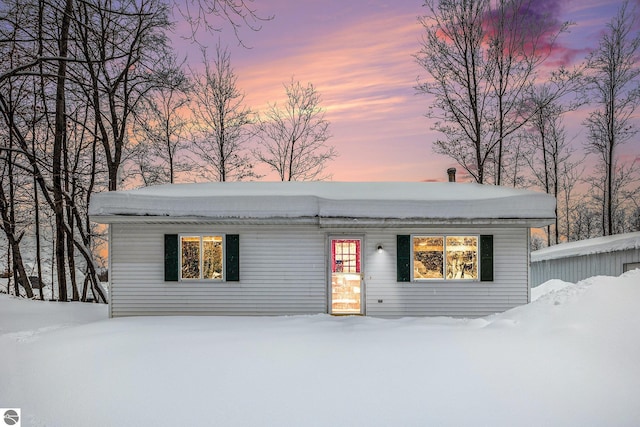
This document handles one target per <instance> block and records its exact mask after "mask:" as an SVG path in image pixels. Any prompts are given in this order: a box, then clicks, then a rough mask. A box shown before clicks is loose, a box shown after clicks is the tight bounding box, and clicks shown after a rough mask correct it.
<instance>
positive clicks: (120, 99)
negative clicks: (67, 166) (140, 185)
mask: <svg viewBox="0 0 640 427" xmlns="http://www.w3.org/2000/svg"><path fill="white" fill-rule="evenodd" d="M98 1H99V3H100V5H99V6H98V7H94V6H93V5H90V4H87V3H83V4H82V7H81V10H80V11H79V12H78V14H79V16H78V19H77V20H76V21H75V22H76V25H77V29H76V32H77V37H78V43H79V50H80V52H81V55H82V65H83V66H84V70H83V72H84V73H86V76H87V78H88V81H89V82H90V84H89V86H88V87H87V88H86V95H87V99H88V100H90V102H91V105H92V107H93V110H94V119H95V120H96V123H97V125H98V132H99V136H100V142H101V144H102V147H103V149H104V152H105V161H106V164H107V168H108V174H109V190H110V191H113V190H116V189H117V188H118V183H119V172H120V171H121V168H122V163H123V161H124V160H125V158H126V156H127V155H128V153H129V149H130V147H129V137H128V134H129V131H130V125H131V122H132V118H133V117H134V116H135V114H136V113H137V112H138V110H139V108H140V107H141V106H142V105H143V103H144V101H145V100H146V99H149V97H151V96H152V94H153V91H154V89H156V88H157V87H158V83H157V79H156V75H155V65H156V64H158V63H160V61H161V59H162V58H164V57H165V56H167V55H168V54H169V47H168V41H167V37H166V34H165V31H166V30H167V29H168V28H169V20H168V10H167V6H166V5H165V4H164V3H162V2H161V1H160V0H143V1H141V2H137V1H135V0H126V1H123V2H112V0H98Z"/></svg>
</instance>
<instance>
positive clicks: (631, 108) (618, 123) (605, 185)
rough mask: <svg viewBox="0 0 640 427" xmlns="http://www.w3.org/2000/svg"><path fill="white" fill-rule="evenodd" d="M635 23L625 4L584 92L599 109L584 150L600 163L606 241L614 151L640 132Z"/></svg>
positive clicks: (639, 40) (595, 57)
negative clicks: (636, 119) (637, 114)
mask: <svg viewBox="0 0 640 427" xmlns="http://www.w3.org/2000/svg"><path fill="white" fill-rule="evenodd" d="M635 17H636V13H635V10H630V6H629V2H628V1H625V2H624V3H623V4H622V6H621V7H620V9H619V11H618V14H617V15H616V16H615V17H614V18H613V19H612V21H611V22H610V23H609V24H608V25H607V31H606V32H605V33H604V34H603V35H602V37H601V39H600V43H599V45H598V47H597V48H596V49H595V50H594V51H593V52H592V53H591V54H590V55H589V57H588V59H587V71H588V73H587V75H586V83H587V88H588V90H589V93H590V94H591V95H592V99H594V100H595V103H596V104H597V107H596V110H595V111H593V112H592V113H591V114H590V115H589V117H588V118H587V120H586V121H585V126H586V127H587V132H588V134H587V137H588V141H587V143H586V149H587V152H588V153H592V154H595V155H596V156H597V157H598V162H599V164H600V165H601V168H600V169H599V170H600V171H601V174H602V180H601V181H602V182H601V185H598V186H596V188H599V190H600V191H601V192H602V193H601V198H600V199H601V206H602V209H601V212H602V234H603V235H605V236H606V235H610V234H613V233H614V228H615V227H614V217H615V208H616V200H617V199H618V198H619V193H617V191H621V190H620V189H621V187H622V186H624V183H623V184H622V186H621V185H618V186H616V184H615V181H616V173H618V172H619V171H620V167H621V165H620V164H619V161H618V158H617V151H618V147H619V146H620V145H621V144H624V143H625V142H628V141H629V140H630V139H631V138H632V137H633V136H635V135H636V134H637V132H638V128H637V126H636V125H635V123H634V113H635V111H636V109H637V107H638V104H639V103H640V84H639V82H638V76H639V75H640V67H639V66H638V54H639V53H640V52H639V48H640V34H638V33H637V32H635V33H634V29H635V23H636V18H635ZM616 187H618V189H617V188H616Z"/></svg>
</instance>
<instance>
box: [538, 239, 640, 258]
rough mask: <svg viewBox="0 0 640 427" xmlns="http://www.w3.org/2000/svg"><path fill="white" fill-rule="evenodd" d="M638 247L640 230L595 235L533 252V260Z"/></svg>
mask: <svg viewBox="0 0 640 427" xmlns="http://www.w3.org/2000/svg"><path fill="white" fill-rule="evenodd" d="M638 248H640V232H635V233H624V234H615V235H613V236H604V237H595V238H593V239H585V240H578V241H576V242H568V243H561V244H559V245H554V246H549V247H548V248H544V249H540V250H537V251H534V252H531V261H532V262H536V261H545V260H549V259H557V258H567V257H571V256H582V255H591V254H599V253H604V252H614V251H624V250H627V249H638Z"/></svg>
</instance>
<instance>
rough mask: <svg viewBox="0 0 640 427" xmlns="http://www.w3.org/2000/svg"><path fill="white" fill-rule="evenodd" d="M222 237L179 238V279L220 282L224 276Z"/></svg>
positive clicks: (185, 236) (193, 236) (211, 235)
mask: <svg viewBox="0 0 640 427" xmlns="http://www.w3.org/2000/svg"><path fill="white" fill-rule="evenodd" d="M223 241H224V238H223V236H221V235H214V234H207V235H188V236H187V235H184V236H180V279H181V280H198V279H204V280H222V279H223V275H224V272H223V270H224V268H223V266H224V262H223V259H224V258H223V244H222V242H223Z"/></svg>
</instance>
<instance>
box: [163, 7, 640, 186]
mask: <svg viewBox="0 0 640 427" xmlns="http://www.w3.org/2000/svg"><path fill="white" fill-rule="evenodd" d="M422 4H423V3H422V2H421V1H420V0H396V1H391V0H388V1H384V0H348V1H345V0H323V1H312V0H255V3H254V5H255V8H256V9H257V10H258V13H259V14H261V15H262V16H271V15H272V16H274V18H273V20H271V21H267V22H264V23H263V26H262V29H261V30H260V31H259V32H251V31H250V30H248V29H244V30H240V34H241V37H242V39H243V41H244V43H245V44H246V45H247V46H249V47H250V49H246V48H243V47H241V46H238V42H237V40H236V39H235V37H234V36H233V32H232V31H230V30H229V29H228V28H226V29H224V31H222V32H221V33H220V34H219V35H205V36H200V40H201V41H202V42H204V44H207V45H208V46H209V47H210V48H211V49H214V47H215V44H216V43H217V41H218V37H220V41H221V44H222V45H223V46H225V45H227V46H228V47H229V49H230V51H231V61H232V65H233V67H234V69H235V71H236V73H237V75H238V86H239V88H240V89H241V90H242V91H244V92H245V93H246V104H247V106H250V107H251V108H253V109H254V110H261V109H263V108H265V107H266V105H267V103H269V102H271V103H273V102H282V101H283V100H284V89H283V83H284V82H288V81H290V79H291V77H292V76H293V77H294V79H296V80H299V81H300V82H302V83H303V84H306V83H307V82H311V83H313V84H314V85H315V86H316V88H317V89H318V91H319V92H320V94H321V95H322V100H323V101H322V107H323V108H325V109H326V118H327V119H328V120H329V121H330V122H331V126H330V132H331V134H332V137H331V138H330V139H329V141H328V142H329V143H330V144H332V145H333V146H335V147H336V149H337V150H338V152H339V157H338V158H337V159H336V160H334V161H333V162H331V163H330V165H329V167H328V169H329V171H330V172H331V173H332V174H333V178H332V179H333V180H336V181H424V180H428V181H432V180H436V181H443V180H446V172H445V171H446V169H447V168H448V167H451V166H456V164H455V162H454V161H453V160H451V159H449V158H446V157H443V156H439V155H437V154H435V153H434V152H433V150H432V145H431V143H432V141H434V140H435V139H437V138H438V134H437V133H436V132H434V131H431V130H430V125H431V124H430V122H429V120H428V119H427V118H426V117H424V113H425V112H426V110H427V106H428V105H429V103H430V99H429V98H428V97H427V96H425V95H419V94H416V90H415V89H414V87H415V85H416V81H417V79H418V77H420V78H426V77H427V76H426V73H425V71H424V70H422V69H421V68H420V67H419V66H418V65H417V63H416V62H415V59H414V57H413V55H415V54H416V53H417V51H418V50H419V48H420V38H421V34H422V27H421V26H420V24H419V23H418V20H417V18H418V16H420V15H424V14H425V13H426V12H427V11H426V9H425V8H424V7H422ZM535 4H536V6H538V7H539V8H540V9H541V10H544V11H549V12H550V13H552V14H553V16H556V17H557V19H558V22H561V21H572V22H574V23H575V25H573V26H572V27H571V29H570V32H569V33H565V34H562V35H561V36H560V38H559V40H558V48H557V49H556V52H555V53H554V56H553V57H552V58H551V60H552V62H553V65H554V66H556V65H557V64H558V63H560V62H564V63H567V64H569V65H570V64H573V63H577V62H578V61H581V60H582V59H584V56H585V54H586V52H588V51H589V50H590V49H592V48H594V47H595V46H597V42H598V39H599V36H600V34H601V32H602V31H603V30H604V29H605V25H606V24H607V23H608V22H609V21H610V20H611V18H612V17H613V16H614V15H615V13H616V11H617V9H618V7H619V6H620V4H621V2H617V1H605V0H558V1H554V0H542V1H539V2H535ZM636 4H640V2H639V1H637V0H636ZM176 19H178V18H177V17H176ZM181 33H182V34H186V31H185V28H184V25H178V26H177V28H176V37H175V41H174V46H175V47H176V49H177V51H178V53H179V54H180V55H182V56H185V55H186V56H187V61H188V62H189V63H190V64H193V66H195V67H197V66H198V63H199V62H201V59H200V53H199V50H198V48H197V47H195V46H193V45H190V44H189V43H187V42H185V41H182V40H180V38H179V37H178V35H179V34H181ZM585 114H586V112H585V111H584V110H583V111H578V112H575V113H572V114H570V115H568V116H567V117H566V118H565V123H566V125H567V130H568V137H569V138H575V139H574V145H576V146H578V147H579V146H580V144H581V141H582V140H583V139H584V130H583V129H582V127H581V126H580V122H581V121H582V119H583V118H584V117H585ZM639 152H640V144H638V143H637V142H630V143H628V144H627V145H626V146H625V148H624V154H625V156H632V157H635V156H637V155H638V153H639ZM458 170H459V173H461V172H462V171H461V168H460V167H458ZM276 178H277V177H276V176H273V175H268V176H266V177H265V179H276Z"/></svg>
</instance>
